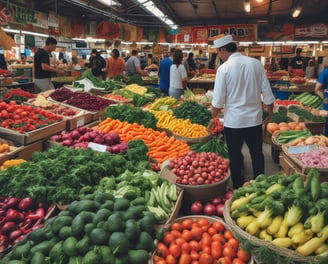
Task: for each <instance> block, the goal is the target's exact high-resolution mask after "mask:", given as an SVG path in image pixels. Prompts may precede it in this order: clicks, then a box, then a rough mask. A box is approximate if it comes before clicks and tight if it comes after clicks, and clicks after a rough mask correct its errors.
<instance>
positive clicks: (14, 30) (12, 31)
mask: <svg viewBox="0 0 328 264" xmlns="http://www.w3.org/2000/svg"><path fill="white" fill-rule="evenodd" d="M2 30H3V31H5V32H10V33H20V31H19V30H18V29H12V28H2Z"/></svg>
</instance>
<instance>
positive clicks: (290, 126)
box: [267, 122, 305, 134]
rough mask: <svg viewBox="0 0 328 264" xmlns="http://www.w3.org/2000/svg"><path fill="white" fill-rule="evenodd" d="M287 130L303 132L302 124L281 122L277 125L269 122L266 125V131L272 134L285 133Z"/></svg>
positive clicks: (303, 126)
mask: <svg viewBox="0 0 328 264" xmlns="http://www.w3.org/2000/svg"><path fill="white" fill-rule="evenodd" d="M287 130H305V123H304V122H287V123H286V122H281V123H279V124H277V123H274V122H270V123H268V124H267V131H268V132H269V133H270V134H273V133H274V132H276V131H287Z"/></svg>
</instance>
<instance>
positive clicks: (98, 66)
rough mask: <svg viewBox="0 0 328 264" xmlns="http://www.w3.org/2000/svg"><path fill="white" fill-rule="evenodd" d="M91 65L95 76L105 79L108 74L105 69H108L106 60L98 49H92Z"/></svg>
mask: <svg viewBox="0 0 328 264" xmlns="http://www.w3.org/2000/svg"><path fill="white" fill-rule="evenodd" d="M89 67H90V68H91V71H92V74H93V76H95V77H98V78H100V79H103V80H104V79H105V75H106V74H105V72H104V70H105V69H106V61H105V59H104V58H103V57H102V56H101V55H100V52H98V51H97V50H96V49H93V50H92V51H91V56H90V59H89Z"/></svg>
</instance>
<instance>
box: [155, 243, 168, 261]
mask: <svg viewBox="0 0 328 264" xmlns="http://www.w3.org/2000/svg"><path fill="white" fill-rule="evenodd" d="M168 254H169V249H168V247H167V246H166V245H164V244H163V243H162V242H158V243H157V255H158V256H160V257H163V258H165V257H167V255H168Z"/></svg>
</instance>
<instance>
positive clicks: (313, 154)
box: [291, 147, 328, 168]
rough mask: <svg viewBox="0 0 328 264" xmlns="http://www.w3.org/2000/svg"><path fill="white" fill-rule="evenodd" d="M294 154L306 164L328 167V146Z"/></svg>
mask: <svg viewBox="0 0 328 264" xmlns="http://www.w3.org/2000/svg"><path fill="white" fill-rule="evenodd" d="M291 155H294V156H295V157H296V158H297V159H298V160H299V161H300V162H301V163H302V164H303V165H304V166H307V167H315V168H328V159H327V156H328V147H320V148H317V149H313V150H308V151H306V152H303V153H297V154H291Z"/></svg>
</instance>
